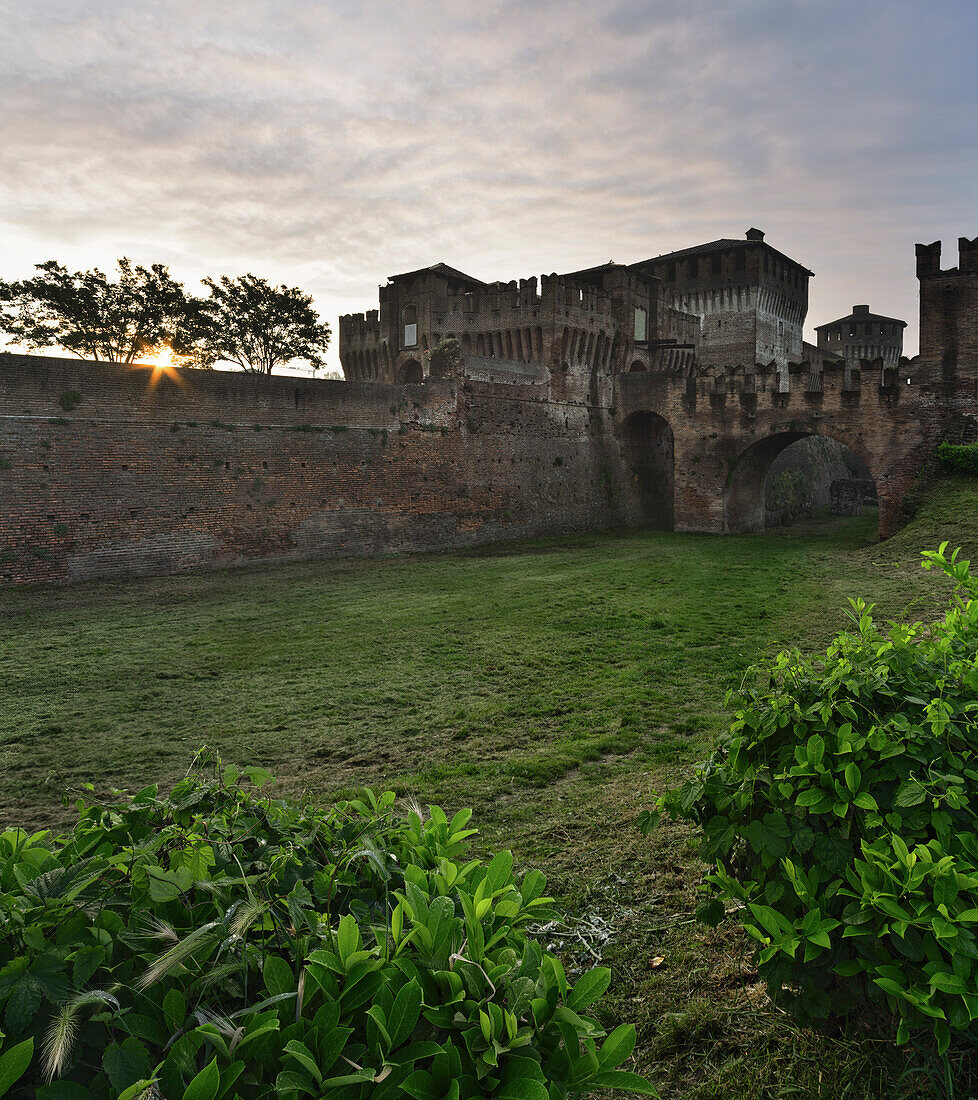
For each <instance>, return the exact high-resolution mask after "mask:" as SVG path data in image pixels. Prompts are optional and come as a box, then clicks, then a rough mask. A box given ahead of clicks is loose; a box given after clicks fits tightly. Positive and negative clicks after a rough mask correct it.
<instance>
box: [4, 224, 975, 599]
mask: <svg viewBox="0 0 978 1100" xmlns="http://www.w3.org/2000/svg"><path fill="white" fill-rule="evenodd" d="M958 247H959V260H958V265H957V266H956V267H952V268H948V269H943V268H942V267H941V246H940V243H939V242H937V243H935V244H930V245H918V246H917V277H918V279H919V283H920V354H919V355H918V356H917V357H915V358H914V359H912V360H906V359H898V360H897V361H896V362H895V363H894V362H893V357H892V355H889V353H888V354H887V355H883V354H880V355H878V356H876V357H875V358H873V359H866V358H856V356H855V353H854V354H853V355H852V356H851V357H850V359H849V360H847V358H846V356H845V355H843V354H841V353H840V352H838V351H836V350H835V347H836V345H835V344H834V343H833V342H831V341H829V346H828V347H824V348H818V347H813V346H812V345H806V344H804V343H802V341H801V325H802V323H803V321H804V316H805V312H806V309H807V293H808V290H807V286H808V284H807V280H808V279H809V278H810V277H811V273H810V272H808V271H807V269H805V268H803V267H801V265H799V264H797V263H795V262H794V261H791V260H789V259H788V258H787V257H785V256H783V255H782V254H781V253H779V252H777V251H776V250H774V249H773V248H771V247H770V246H769V245H768V244H767V243H766V242H765V241H764V240H763V235H762V234H760V232H759V231H757V230H751V231H750V232H749V233H748V235H747V237H746V238H745V239H744V240H743V241H736V240H732V239H724V240H720V241H714V242H711V243H710V244H708V245H704V246H701V247H699V248H697V249H691V250H684V251H682V252H679V253H672V254H669V255H666V256H659V257H655V258H654V259H651V260H648V261H643V262H641V263H637V264H633V265H622V264H612V263H609V264H604V265H601V266H599V267H595V268H589V269H586V270H582V271H576V272H570V273H568V274H565V275H551V276H548V277H546V278H544V279H543V280H541V282H540V285H539V289H538V286H537V284H536V282H535V281H534V280H532V279H526V280H521V281H519V282H516V283H506V284H500V283H491V284H486V283H482V282H480V281H478V280H475V279H472V278H470V277H469V276H466V275H464V274H463V273H462V272H460V271H456V270H454V269H452V268H449V267H446V266H445V265H436V266H435V267H432V268H425V269H422V270H420V271H414V272H409V273H406V274H404V275H401V276H397V277H395V278H393V279H391V280H390V282H389V283H388V285H387V286H385V287H383V288H381V301H380V310H379V311H371V312H370V313H367V314H360V315H354V316H348V317H344V318H342V319H341V322H340V353H341V361H342V364H343V368H344V372H345V374H346V377H347V381H322V380H320V381H317V380H311V379H295V378H288V377H263V376H256V375H246V374H237V373H230V372H224V371H205V370H182V371H179V372H172V373H171V374H167V373H161V372H159V371H155V370H153V369H152V368H149V367H143V366H140V365H138V364H137V365H136V366H133V367H128V366H123V365H120V364H107V363H92V362H85V361H80V360H69V359H57V358H48V357H42V356H26V355H3V356H0V583H6V584H23V583H38V582H45V583H52V582H53V583H64V582H69V581H73V580H84V579H91V578H94V577H112V576H123V575H132V574H151V573H165V572H173V571H178V570H187V569H207V568H216V567H227V566H233V565H241V564H247V563H253V562H257V561H264V562H283V561H294V560H301V559H307V558H315V557H337V556H369V555H376V554H392V553H400V552H407V551H423V550H443V549H454V548H459V547H466V546H475V545H482V544H486V543H490V542H494V541H498V540H502V539H513V538H526V537H535V536H539V535H544V534H553V533H559V532H565V531H574V530H596V529H601V528H608V527H616V526H617V527H621V526H635V525H640V524H649V523H652V524H657V525H660V526H664V527H671V528H674V529H676V530H682V531H701V532H714V533H724V532H744V531H757V530H760V529H762V528H763V527H764V525H765V483H766V480H767V476H768V473H769V471H770V470H771V468H772V464H773V463H774V462H775V460H776V459H777V458H778V456H779V455H781V454H782V452H784V451H785V449H786V448H787V447H789V446H790V445H791V444H792V443H794V442H796V441H798V440H802V439H807V438H809V437H812V436H820V437H824V438H828V439H832V440H836V441H838V442H839V443H842V444H844V445H845V446H846V447H848V448H850V449H851V450H852V451H853V452H854V453H855V454H856V455H857V456H858V457H859V458H860V459H861V461H862V462H863V463H864V464H865V467H866V469H867V470H868V471H869V474H870V476H871V477H872V479H873V481H874V483H875V489H876V495H877V497H878V500H879V531H880V535H881V536H882V537H886V536H887V535H889V534H891V533H892V532H893V531H895V530H896V529H897V527H898V525H899V509H900V504H901V501H902V499H903V497H904V495H905V494H906V493H907V491H908V489H909V488H910V486H911V485H912V483H913V481H914V479H915V477H916V475H917V472H918V471H919V469H920V468H921V466H922V464H923V463H924V462H925V461H926V459H927V458H928V456H929V455H931V454H932V453H933V449H934V447H935V445H936V444H937V443H938V442H940V441H941V440H942V439H945V438H953V439H959V440H960V439H969V440H973V439H975V438H976V437H978V238H975V239H974V240H969V239H967V238H961V239H960V240H959V242H958ZM853 312H854V316H855V317H856V318H857V324H858V323H861V322H859V321H858V318H859V317H860V316H861V314H860V313H859V312H857V311H853ZM843 320H845V319H843ZM866 323H874V322H871V321H867V322H866ZM893 323H894V324H896V325H899V324H901V323H900V322H897V321H895V320H894V321H893ZM828 331H829V332H831V331H832V325H830V326H828ZM875 335H880V336H885V335H886V334H885V333H883V334H875ZM890 335H893V334H892V333H891V334H890ZM449 336H454V337H456V338H457V339H458V341H459V344H460V347H461V352H462V355H461V363H460V364H459V370H458V371H456V370H454V369H453V370H449V371H448V372H447V373H446V372H444V371H443V372H442V373H443V374H444V376H443V377H437V376H433V375H432V371H431V364H432V360H431V359H430V353H431V352H432V351H433V350H434V349H435V348H436V347H437V346H438V345H439V344H440V343H441V342H442V341H444V340H445V339H446V338H447V337H449ZM860 346H863V347H869V348H870V350H881V345H877V344H876V343H864V344H861V345H860ZM434 361H435V362H436V363H437V362H438V357H435V360H434ZM437 373H438V372H437V371H436V375H437Z"/></svg>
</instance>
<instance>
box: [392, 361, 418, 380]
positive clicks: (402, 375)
mask: <svg viewBox="0 0 978 1100" xmlns="http://www.w3.org/2000/svg"><path fill="white" fill-rule="evenodd" d="M422 378H423V373H422V370H421V364H420V363H419V362H418V361H417V359H406V360H405V361H404V362H403V363H402V364H401V369H400V370H399V371H398V372H397V380H398V382H406V383H407V384H408V385H417V384H418V383H419V382H420V381H421V379H422Z"/></svg>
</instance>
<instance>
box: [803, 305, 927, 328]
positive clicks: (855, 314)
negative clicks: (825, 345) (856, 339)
mask: <svg viewBox="0 0 978 1100" xmlns="http://www.w3.org/2000/svg"><path fill="white" fill-rule="evenodd" d="M855 321H869V322H871V323H873V324H881V323H883V324H888V325H902V326H903V328H906V327H907V322H906V321H901V320H900V318H899V317H884V316H883V315H882V314H881V313H870V312H869V306H853V307H852V313H850V314H849V316H848V317H840V318H839V319H838V321H826V322H825V324H824V325H816V326H815V331H816V332H821V330H822V329H823V328H835V326H836V325H847V324H851V323H853V322H855Z"/></svg>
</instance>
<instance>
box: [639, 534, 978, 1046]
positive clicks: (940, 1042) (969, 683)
mask: <svg viewBox="0 0 978 1100" xmlns="http://www.w3.org/2000/svg"><path fill="white" fill-rule="evenodd" d="M946 549H947V543H944V544H943V545H942V546H941V548H940V550H939V551H937V552H936V553H935V552H928V553H925V554H924V555H923V556H924V558H925V561H924V568H925V569H928V568H930V567H931V566H932V565H936V566H938V567H939V568H940V569H942V570H943V571H944V572H945V573H946V574H947V575H948V576H949V577H950V578H951V579H952V580H953V582H954V585H955V589H954V595H953V597H952V601H951V606H950V608H949V610H948V611H947V614H946V616H945V617H944V619H943V620H942V621H940V622H935V623H930V624H926V625H925V624H921V623H915V624H911V625H906V624H897V623H889V624H887V626H886V628H885V629H884V628H882V627H880V626H879V625H878V624H877V623H876V622H874V620H873V619H872V617H871V614H870V613H871V611H872V607H871V606H867V605H866V604H864V603H863V602H862V601H861V600H854V601H851V603H852V613H851V618H852V620H853V622H854V624H855V629H854V630H853V631H852V632H847V633H842V634H840V635H839V636H838V637H836V638H835V640H834V641H833V642H832V644H831V645H830V646H829V648H828V652H827V655H826V657H825V659H824V661H812V660H808V659H806V658H804V657H802V656H801V655H800V654H799V653H798V652H797V651H795V652H790V653H783V654H781V655H780V656H779V657H778V658H777V661H776V663H775V665H774V667H773V668H772V669H770V670H769V671H768V672H766V673H764V674H762V675H760V676H759V678H758V680H757V682H754V683H752V684H751V685H750V686H747V687H744V688H742V689H741V691H740V692H739V693H738V694H737V695H736V696H735V697H734V698H735V702H736V708H737V709H736V715H735V718H734V721H733V723H732V724H731V726H730V730H729V732H728V733H727V734H726V735H725V736H724V738H723V739H722V740H721V743H720V745H719V746H718V748H717V749H716V751H715V752H714V753H713V755H712V756H711V757H710V759H709V760H707V761H706V763H704V764H702V765H700V766H699V767H698V768H697V770H696V773H695V776H694V778H693V779H692V780H691V781H690V782H688V783H686V784H684V785H683V786H682V787H679V788H678V789H676V790H672V791H670V792H668V793H667V794H665V795H664V796H662V797H661V798H660V799H659V801H658V811H656V812H652V813H648V812H647V813H645V814H644V815H642V825H643V827H645V828H651V827H652V826H653V825H654V822H655V818H656V816H657V812H659V811H663V810H664V811H667V812H668V813H670V814H671V815H672V816H673V817H686V818H690V819H692V820H693V821H695V822H697V823H698V824H699V825H700V826H701V827H702V830H703V839H702V855H703V858H704V860H705V861H706V862H707V863H708V864H710V865H712V867H713V868H714V870H712V872H711V873H710V874H709V875H708V876H707V879H706V884H705V887H704V890H705V894H706V897H705V900H704V901H703V902H702V904H701V905H700V907H699V910H698V915H699V916H700V917H701V919H704V920H707V921H709V922H712V923H715V922H716V921H717V920H719V919H720V918H721V917H722V916H723V914H724V900H725V899H726V900H729V901H733V902H734V904H735V905H737V906H741V908H739V913H740V917H741V919H742V921H743V923H744V927H745V929H746V931H747V932H748V933H749V934H750V935H751V936H752V937H753V938H754V939H755V940H756V941H757V945H758V946H757V962H758V966H759V971H760V974H761V977H762V978H763V979H764V980H765V981H766V982H767V987H768V991H769V993H770V995H771V997H772V998H773V999H774V1000H775V1001H776V1002H778V1003H781V1004H784V1005H786V1006H787V1007H789V1008H790V1009H791V1010H792V1011H793V1012H794V1014H795V1015H796V1017H798V1018H799V1019H801V1020H802V1021H821V1020H825V1019H827V1018H830V1017H841V1016H845V1015H847V1014H850V1013H857V1012H858V1013H862V1014H863V1015H864V1016H865V1018H867V1019H870V1020H875V1021H876V1022H879V1023H882V1025H883V1027H884V1028H892V1029H895V1030H896V1037H897V1041H898V1042H900V1043H903V1042H906V1041H907V1039H908V1038H909V1035H910V1032H911V1029H913V1028H916V1027H921V1028H923V1029H926V1031H932V1032H933V1036H934V1037H935V1038H936V1041H937V1046H938V1049H939V1050H940V1051H944V1050H946V1049H947V1046H948V1043H949V1041H950V1037H951V1034H952V1032H957V1033H962V1034H970V1036H971V1037H974V1036H976V1034H978V1028H976V1026H975V1021H976V1019H978V942H976V938H975V929H976V926H978V811H976V803H975V795H974V793H973V792H974V791H975V789H976V784H978V724H976V715H978V600H975V599H974V597H975V595H976V588H978V580H976V579H974V578H972V577H971V576H970V573H969V563H968V562H963V561H958V560H957V555H958V551H955V552H954V554H952V555H951V556H950V558H948V557H947V556H946V553H945V552H946ZM729 702H730V698H729V697H728V703H729ZM926 1031H924V1032H922V1034H926Z"/></svg>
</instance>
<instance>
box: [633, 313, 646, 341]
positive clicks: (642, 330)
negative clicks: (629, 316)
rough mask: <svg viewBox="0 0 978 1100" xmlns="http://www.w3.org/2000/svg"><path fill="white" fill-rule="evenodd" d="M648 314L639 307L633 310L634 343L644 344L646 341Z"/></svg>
mask: <svg viewBox="0 0 978 1100" xmlns="http://www.w3.org/2000/svg"><path fill="white" fill-rule="evenodd" d="M648 316H649V315H648V312H647V311H646V310H644V309H641V308H639V307H636V308H635V341H636V343H640V344H641V343H644V342H645V341H646V340H648V338H649V335H648Z"/></svg>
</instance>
